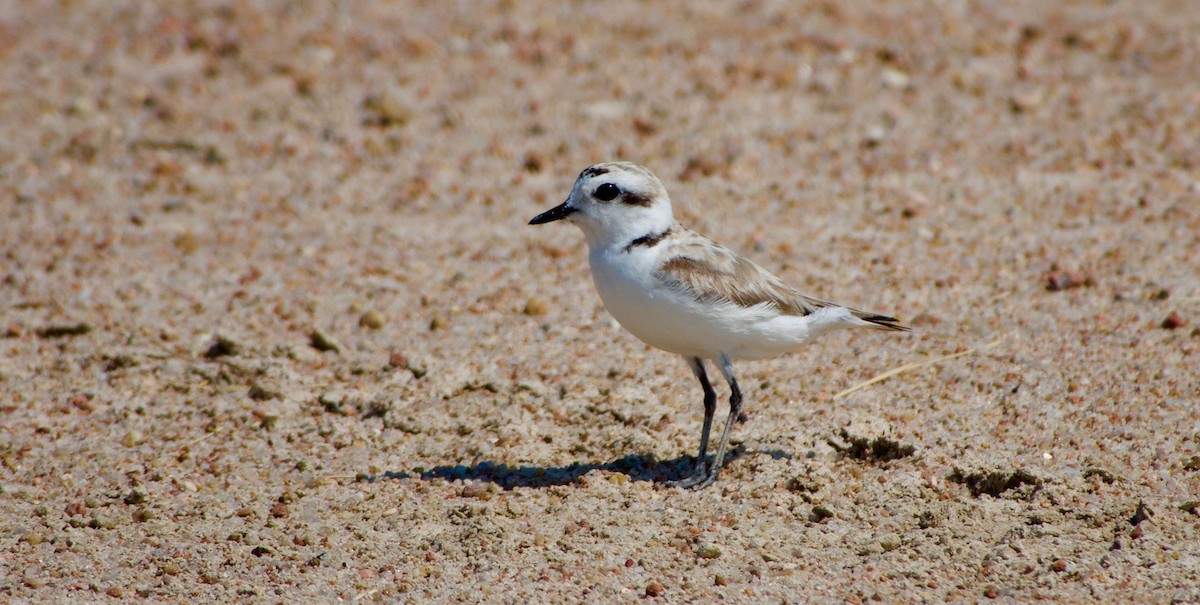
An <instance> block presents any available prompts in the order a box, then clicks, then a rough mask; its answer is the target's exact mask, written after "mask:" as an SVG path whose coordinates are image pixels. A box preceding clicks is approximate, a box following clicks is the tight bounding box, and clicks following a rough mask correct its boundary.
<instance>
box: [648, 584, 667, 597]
mask: <svg viewBox="0 0 1200 605" xmlns="http://www.w3.org/2000/svg"><path fill="white" fill-rule="evenodd" d="M665 592H667V588H666V587H665V586H663V585H662V584H659V583H658V582H651V583H649V584H647V585H646V596H648V597H660V596H662V595H663V593H665Z"/></svg>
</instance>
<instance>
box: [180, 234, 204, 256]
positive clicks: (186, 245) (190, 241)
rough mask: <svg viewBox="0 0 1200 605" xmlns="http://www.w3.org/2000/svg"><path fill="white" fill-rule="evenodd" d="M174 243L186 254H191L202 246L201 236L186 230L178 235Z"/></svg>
mask: <svg viewBox="0 0 1200 605" xmlns="http://www.w3.org/2000/svg"><path fill="white" fill-rule="evenodd" d="M173 243H174V245H175V249H176V250H178V251H180V252H182V253H184V254H191V253H193V252H195V251H196V250H197V249H199V248H200V238H198V237H196V234H195V233H192V232H191V231H184V232H183V233H180V234H179V235H176V236H175V241H174V242H173Z"/></svg>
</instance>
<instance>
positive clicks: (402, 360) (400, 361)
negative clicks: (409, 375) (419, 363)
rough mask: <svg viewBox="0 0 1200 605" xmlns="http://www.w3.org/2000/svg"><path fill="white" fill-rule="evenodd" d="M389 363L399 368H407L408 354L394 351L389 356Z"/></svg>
mask: <svg viewBox="0 0 1200 605" xmlns="http://www.w3.org/2000/svg"><path fill="white" fill-rule="evenodd" d="M388 365H389V366H392V367H393V368H396V369H397V370H399V369H401V368H407V367H408V356H406V355H405V354H404V353H401V352H400V351H392V354H391V355H390V356H388Z"/></svg>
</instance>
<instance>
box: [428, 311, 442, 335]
mask: <svg viewBox="0 0 1200 605" xmlns="http://www.w3.org/2000/svg"><path fill="white" fill-rule="evenodd" d="M445 327H446V320H445V319H444V318H442V316H440V315H435V316H434V317H433V319H432V320H430V321H429V331H430V332H433V331H434V330H441V329H442V328H445Z"/></svg>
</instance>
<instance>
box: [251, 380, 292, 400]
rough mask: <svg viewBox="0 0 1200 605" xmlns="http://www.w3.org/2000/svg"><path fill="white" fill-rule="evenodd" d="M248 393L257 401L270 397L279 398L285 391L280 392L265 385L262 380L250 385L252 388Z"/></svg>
mask: <svg viewBox="0 0 1200 605" xmlns="http://www.w3.org/2000/svg"><path fill="white" fill-rule="evenodd" d="M246 395H247V396H248V397H250V398H251V399H253V400H255V401H266V400H268V399H279V398H281V397H283V393H280V392H279V391H277V390H275V389H272V388H270V387H267V386H263V384H262V383H261V382H255V383H254V384H252V385H250V390H249V391H248V392H247V393H246Z"/></svg>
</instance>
